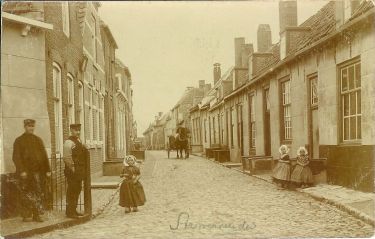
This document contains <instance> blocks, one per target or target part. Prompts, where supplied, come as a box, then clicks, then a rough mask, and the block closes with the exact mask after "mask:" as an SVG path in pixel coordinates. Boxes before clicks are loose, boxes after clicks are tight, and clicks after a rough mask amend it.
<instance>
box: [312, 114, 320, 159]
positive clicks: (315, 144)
mask: <svg viewBox="0 0 375 239" xmlns="http://www.w3.org/2000/svg"><path fill="white" fill-rule="evenodd" d="M311 121H312V122H311V132H310V135H311V143H312V145H311V154H310V155H311V157H312V158H319V124H318V122H319V115H318V108H317V107H315V108H313V109H312V110H311Z"/></svg>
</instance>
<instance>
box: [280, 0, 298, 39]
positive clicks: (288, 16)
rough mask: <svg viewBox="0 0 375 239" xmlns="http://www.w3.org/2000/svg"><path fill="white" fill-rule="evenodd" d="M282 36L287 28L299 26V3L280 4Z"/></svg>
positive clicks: (286, 2)
mask: <svg viewBox="0 0 375 239" xmlns="http://www.w3.org/2000/svg"><path fill="white" fill-rule="evenodd" d="M279 22H280V34H281V33H282V32H283V31H284V30H285V28H286V27H294V26H297V1H288V0H287V1H280V2H279Z"/></svg>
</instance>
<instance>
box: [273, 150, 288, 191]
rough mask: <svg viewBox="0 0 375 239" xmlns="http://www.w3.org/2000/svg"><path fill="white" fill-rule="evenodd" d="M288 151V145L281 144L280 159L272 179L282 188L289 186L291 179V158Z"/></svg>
mask: <svg viewBox="0 0 375 239" xmlns="http://www.w3.org/2000/svg"><path fill="white" fill-rule="evenodd" d="M288 152H289V149H288V146H286V145H281V146H280V148H279V153H280V159H279V161H278V163H277V165H276V167H275V168H274V170H273V175H272V180H273V181H274V182H275V183H276V184H277V185H278V186H279V187H281V188H282V189H285V188H287V187H288V185H289V181H290V159H289V155H288Z"/></svg>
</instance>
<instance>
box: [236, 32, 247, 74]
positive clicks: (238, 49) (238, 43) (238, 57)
mask: <svg viewBox="0 0 375 239" xmlns="http://www.w3.org/2000/svg"><path fill="white" fill-rule="evenodd" d="M244 44H245V38H244V37H237V38H234V66H235V67H240V68H241V67H242V45H244Z"/></svg>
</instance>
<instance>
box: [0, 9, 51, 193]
mask: <svg viewBox="0 0 375 239" xmlns="http://www.w3.org/2000/svg"><path fill="white" fill-rule="evenodd" d="M44 12H45V7H44V5H43V3H18V4H15V3H9V2H8V3H4V4H2V14H1V18H2V42H1V66H2V67H1V101H0V127H1V128H0V144H1V145H0V158H1V167H0V168H1V176H2V183H3V178H4V177H6V176H7V175H8V174H11V173H13V172H15V166H14V164H13V161H12V153H13V142H14V140H15V139H16V138H17V137H18V136H19V135H21V134H22V133H23V132H24V129H23V120H24V119H26V118H33V119H35V120H36V121H37V125H36V131H35V133H36V134H38V135H39V136H40V137H41V138H42V140H43V142H44V144H45V147H46V149H47V151H48V153H49V154H51V151H52V148H53V146H52V142H51V130H50V127H53V124H51V123H50V120H49V109H48V107H47V105H48V103H47V94H48V89H47V84H46V81H44V80H41V79H46V68H47V59H46V52H47V51H46V34H48V33H49V32H51V31H53V30H54V26H53V25H52V24H49V23H46V21H45V19H44ZM24 69H27V70H24ZM20 96H22V97H20ZM2 185H4V184H2ZM2 188H3V187H2Z"/></svg>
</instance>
